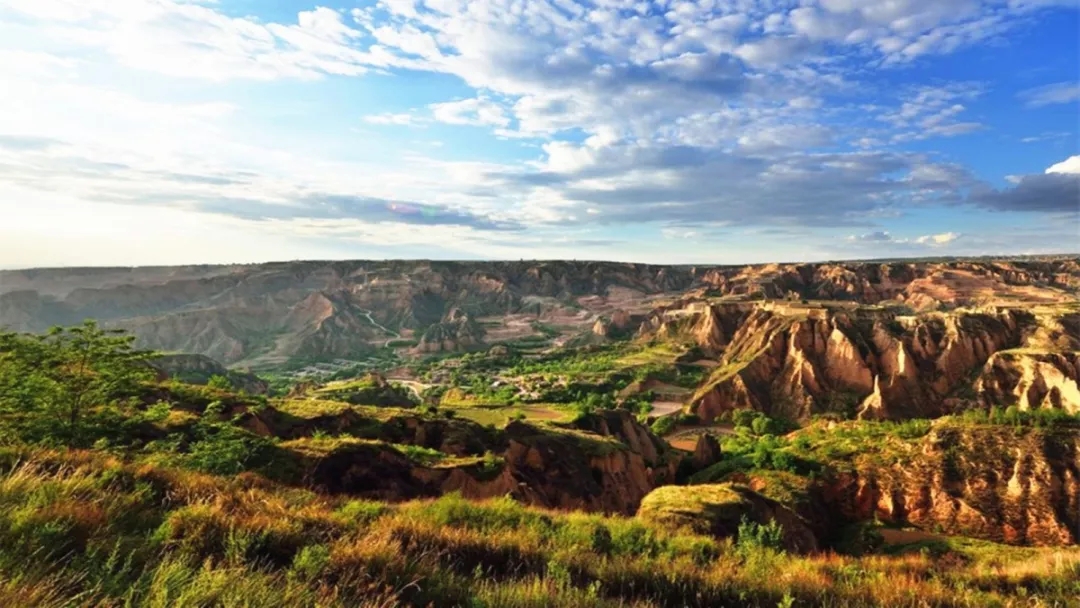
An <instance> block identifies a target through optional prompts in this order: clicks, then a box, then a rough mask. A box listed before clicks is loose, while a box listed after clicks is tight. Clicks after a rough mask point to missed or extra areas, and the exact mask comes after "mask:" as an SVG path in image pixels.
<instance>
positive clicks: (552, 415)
mask: <svg viewBox="0 0 1080 608" xmlns="http://www.w3.org/2000/svg"><path fill="white" fill-rule="evenodd" d="M451 409H453V411H454V412H455V415H456V416H459V417H461V418H464V419H466V420H472V421H473V422H476V423H478V424H482V425H484V426H487V425H494V426H495V427H496V428H502V427H505V426H506V425H507V424H509V423H510V421H511V420H533V421H545V420H549V421H559V422H566V421H569V420H570V419H571V417H572V416H573V415H574V414H573V412H571V411H570V410H569V409H567V408H565V407H562V406H559V405H554V404H528V405H520V406H494V407H487V406H470V407H461V408H451Z"/></svg>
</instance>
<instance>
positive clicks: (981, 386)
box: [975, 351, 1080, 414]
mask: <svg viewBox="0 0 1080 608" xmlns="http://www.w3.org/2000/svg"><path fill="white" fill-rule="evenodd" d="M1078 381H1080V353H1077V352H1067V353H1045V352H1044V353H1039V352H1023V351H1019V352H1004V353H997V354H995V355H994V356H992V357H991V358H990V360H989V361H987V362H986V365H985V366H984V367H983V369H982V372H981V374H980V375H979V379H978V380H977V381H976V382H975V392H976V393H978V394H979V396H980V399H981V400H982V401H983V402H984V403H986V404H988V405H994V404H1015V405H1017V406H1018V407H1019V408H1020V409H1023V410H1033V409H1039V408H1056V409H1062V410H1065V411H1066V412H1069V413H1070V414H1078V413H1080V388H1078V386H1077V382H1078Z"/></svg>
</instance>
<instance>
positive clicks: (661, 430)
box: [652, 416, 678, 437]
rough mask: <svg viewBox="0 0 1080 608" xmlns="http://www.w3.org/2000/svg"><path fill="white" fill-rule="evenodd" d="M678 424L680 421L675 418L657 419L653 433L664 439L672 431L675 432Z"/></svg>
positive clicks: (664, 417)
mask: <svg viewBox="0 0 1080 608" xmlns="http://www.w3.org/2000/svg"><path fill="white" fill-rule="evenodd" d="M677 424H678V421H677V420H676V419H675V417H674V416H663V417H661V418H657V419H656V422H654V423H653V424H652V432H653V433H656V434H657V435H660V436H661V437H662V436H664V435H667V434H668V433H670V432H671V431H674V430H675V426H676V425H677Z"/></svg>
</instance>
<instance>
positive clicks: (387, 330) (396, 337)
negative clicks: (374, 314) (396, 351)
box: [360, 308, 401, 348]
mask: <svg viewBox="0 0 1080 608" xmlns="http://www.w3.org/2000/svg"><path fill="white" fill-rule="evenodd" d="M360 314H362V315H364V316H365V317H367V320H368V321H369V322H370V323H371V324H372V325H374V326H375V327H377V328H379V329H381V330H383V331H385V332H386V333H388V334H393V335H394V337H393V338H390V339H388V340H387V341H386V342H385V343H384V344H383V347H384V348H389V347H390V343H391V342H393V341H394V340H398V339H400V338H401V334H399V333H398V332H396V331H394V330H392V329H390V328H389V327H386V326H384V325H380V324H379V322H378V321H376V320H375V319H373V318H371V311H370V310H364V309H363V308H361V309H360Z"/></svg>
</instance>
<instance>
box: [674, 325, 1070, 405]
mask: <svg viewBox="0 0 1080 608" xmlns="http://www.w3.org/2000/svg"><path fill="white" fill-rule="evenodd" d="M1032 323H1033V321H1032V318H1031V316H1030V315H1028V314H1027V313H1025V312H1024V311H1022V310H995V309H989V310H986V311H979V312H973V311H963V310H960V311H954V312H949V313H934V314H928V315H920V316H915V317H903V316H898V315H897V314H896V313H894V312H890V311H889V310H888V309H879V310H866V309H862V310H859V309H844V308H822V307H809V308H808V307H799V306H788V305H780V304H762V305H759V306H757V307H756V308H755V309H754V310H753V312H751V313H750V314H749V315H748V316H747V318H746V319H745V321H743V322H742V324H741V325H740V327H739V329H738V330H737V331H736V332H735V333H734V335H733V336H732V338H731V340H730V342H729V343H728V344H727V345H726V347H725V348H724V349H723V354H722V356H721V357H720V359H719V365H718V367H717V368H716V370H715V372H714V373H713V375H712V377H711V378H710V379H709V380H708V381H707V382H706V384H705V385H704V386H703V387H701V388H700V389H699V390H698V392H697V394H696V395H695V396H694V398H693V400H692V402H691V408H692V409H693V411H694V412H695V413H697V414H698V416H700V417H701V418H702V419H705V420H711V419H714V418H715V417H717V416H719V415H720V414H721V413H723V412H724V411H730V410H735V409H741V408H752V409H756V410H759V411H763V412H765V413H767V414H769V415H771V416H774V417H776V416H783V417H787V418H791V419H796V420H805V419H808V418H809V417H810V416H811V415H813V414H818V413H824V412H837V413H840V414H845V415H853V414H857V415H859V416H861V417H864V418H890V419H899V418H914V417H921V418H927V417H937V416H941V415H944V414H948V413H950V412H951V411H952V410H953V409H954V408H955V407H957V406H958V405H957V402H956V400H955V399H953V397H954V396H955V395H957V394H961V393H963V394H965V395H969V397H968V398H969V399H970V400H971V401H972V402H973V403H974V393H972V392H971V391H972V382H973V378H974V376H975V374H977V373H978V371H979V369H980V368H981V366H982V365H983V364H984V363H985V362H986V361H987V360H988V359H989V358H990V357H991V356H992V355H993V354H994V353H996V352H999V351H1001V350H1003V349H1008V348H1016V347H1018V346H1020V345H1021V344H1022V343H1023V340H1024V338H1025V331H1027V330H1028V328H1029V327H1030V326H1031V325H1032ZM1059 363H1061V365H1060V366H1058V367H1054V369H1057V370H1058V371H1057V372H1053V371H1051V369H1050V367H1053V366H1052V365H1050V364H1048V365H1050V366H1049V367H1048V366H1043V367H1042V368H1040V370H1041V371H1040V372H1038V374H1039V378H1040V380H1032V381H1030V382H1026V383H1024V386H1025V387H1029V386H1032V387H1034V388H1033V389H1031V390H1033V391H1034V394H1036V395H1037V396H1038V398H1039V399H1043V398H1044V397H1045V395H1049V394H1050V393H1053V396H1051V397H1048V398H1049V399H1050V400H1051V401H1052V402H1055V403H1058V402H1060V403H1071V399H1072V397H1071V395H1072V394H1073V393H1072V391H1073V390H1075V389H1074V385H1071V384H1069V378H1070V377H1072V378H1075V373H1076V372H1075V367H1074V366H1073V364H1072V363H1069V364H1067V365H1066V364H1065V363H1063V362H1060V361H1059ZM1070 374H1072V376H1070ZM1047 383H1049V384H1047ZM1013 384H1014V385H1015V382H1014V383H1013ZM1044 385H1046V387H1047V388H1046V389H1045V390H1043V388H1042V387H1043V386H1044ZM1051 385H1052V386H1053V388H1052V389H1051V388H1049V387H1050V386H1051Z"/></svg>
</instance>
